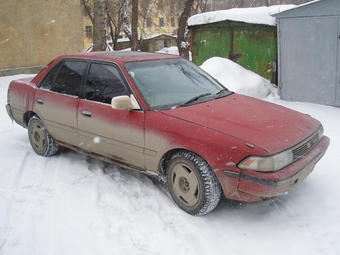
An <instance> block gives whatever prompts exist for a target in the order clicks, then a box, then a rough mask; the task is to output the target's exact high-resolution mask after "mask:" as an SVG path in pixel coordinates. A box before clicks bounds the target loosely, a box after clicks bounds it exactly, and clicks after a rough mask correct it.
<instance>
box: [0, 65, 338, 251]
mask: <svg viewBox="0 0 340 255" xmlns="http://www.w3.org/2000/svg"><path fill="white" fill-rule="evenodd" d="M216 68H217V67H216ZM232 69H233V68H232ZM222 74H224V75H225V76H227V77H229V76H231V75H232V74H230V72H229V69H223V72H222ZM27 76H28V75H20V76H8V77H0V106H1V107H0V155H1V156H0V157H1V168H0V254H1V255H16V254H21V255H32V254H34V255H46V254H50V255H59V254H62V255H74V254H81V255H93V254H100V255H109V254H110V255H111V254H127V255H156V254H161V255H173V254H177V255H184V254H185V255H196V254H202V255H215V254H242V255H253V254H261V255H272V254H275V255H286V254H292V255H295V254H299V255H320V254H322V255H338V254H340V243H339V240H340V230H339V229H340V223H339V221H338V218H339V213H340V204H339V203H338V201H339V200H340V185H339V180H340V171H339V169H338V166H337V164H336V162H335V161H334V160H335V159H336V158H338V157H339V146H340V118H339V116H340V109H339V108H335V107H330V106H323V105H316V104H310V103H295V102H286V101H282V100H280V99H279V97H278V96H277V94H275V93H274V92H272V93H271V94H270V95H269V96H268V97H267V98H266V99H265V100H268V101H271V102H274V103H276V104H280V105H283V106H286V107H289V108H292V109H295V110H298V111H301V112H303V113H306V114H309V115H311V116H313V117H315V118H317V119H319V120H320V121H321V122H322V123H323V125H324V128H325V134H326V135H328V136H329V137H330V139H331V144H330V147H329V149H328V151H327V152H326V155H325V156H324V157H323V158H322V159H321V160H320V161H319V162H318V163H317V165H316V168H315V169H314V171H313V172H312V173H311V175H310V176H309V177H308V178H307V179H306V180H304V182H302V183H301V184H300V185H297V186H296V187H294V188H293V189H291V190H290V191H288V192H287V193H285V194H283V195H281V196H279V197H277V198H276V199H273V200H269V201H261V202H256V203H240V202H235V201H229V200H223V199H222V201H221V202H220V204H219V205H218V206H217V208H216V209H215V210H214V211H213V212H212V213H210V214H208V215H206V216H203V217H193V216H190V215H188V214H186V213H184V212H183V211H181V210H180V209H178V208H177V207H176V206H175V205H174V204H173V203H172V201H171V200H170V199H168V197H167V196H166V195H165V194H164V193H163V192H162V191H161V190H160V189H159V188H158V187H157V186H155V185H154V184H153V182H152V181H151V180H150V179H148V178H147V177H146V176H144V175H142V174H139V173H137V172H132V171H127V170H123V169H121V168H119V167H117V166H115V165H111V164H107V163H104V162H102V161H100V160H96V159H93V158H90V157H87V156H84V155H82V154H79V153H76V152H73V151H70V150H66V149H64V150H63V151H62V152H61V153H59V154H58V155H56V156H53V157H50V158H44V157H40V156H38V155H36V154H35V153H34V151H33V150H32V148H31V146H30V143H29V140H28V136H27V130H26V129H24V128H22V127H20V126H19V125H17V124H13V123H12V122H11V120H10V119H9V117H8V116H7V113H6V110H5V107H4V106H5V104H6V100H7V99H6V97H7V87H8V84H9V82H10V81H11V80H13V79H17V78H21V77H27ZM239 76H240V78H241V77H242V78H243V77H248V74H247V72H242V71H241V70H239ZM220 79H221V80H224V79H223V77H222V75H221V76H220ZM228 79H229V78H225V80H228ZM252 79H253V78H251V76H249V81H245V82H243V83H240V86H241V85H242V84H243V86H246V85H245V84H249V83H251V82H252ZM229 85H230V86H229V87H232V85H231V84H230V83H229ZM255 90H256V89H255ZM244 91H249V90H248V89H245V90H244ZM264 114H265V113H264Z"/></svg>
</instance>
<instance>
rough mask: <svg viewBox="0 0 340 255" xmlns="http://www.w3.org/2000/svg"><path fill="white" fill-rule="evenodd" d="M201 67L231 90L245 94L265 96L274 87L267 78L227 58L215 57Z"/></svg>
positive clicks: (257, 96) (258, 96)
mask: <svg viewBox="0 0 340 255" xmlns="http://www.w3.org/2000/svg"><path fill="white" fill-rule="evenodd" d="M200 67H201V68H202V69H203V70H205V71H206V72H208V73H209V74H210V75H212V76H213V77H214V78H215V79H217V80H218V81H219V82H220V83H222V84H223V85H224V86H225V87H227V88H228V89H229V90H231V91H234V92H237V93H240V94H243V95H248V96H251V97H256V98H265V97H267V96H268V95H269V94H270V92H271V91H272V89H273V86H272V84H271V83H270V82H269V81H268V80H267V79H265V78H263V77H261V76H260V75H258V74H256V73H254V72H252V71H249V70H247V69H245V68H243V67H242V66H240V65H238V64H236V63H235V62H233V61H231V60H229V59H227V58H221V57H213V58H210V59H208V60H206V61H205V62H204V63H203V64H202V65H201V66H200Z"/></svg>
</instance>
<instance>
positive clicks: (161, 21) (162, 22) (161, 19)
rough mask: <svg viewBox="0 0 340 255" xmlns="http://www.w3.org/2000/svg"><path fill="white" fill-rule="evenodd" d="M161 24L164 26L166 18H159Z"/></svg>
mask: <svg viewBox="0 0 340 255" xmlns="http://www.w3.org/2000/svg"><path fill="white" fill-rule="evenodd" d="M159 26H160V27H164V18H159Z"/></svg>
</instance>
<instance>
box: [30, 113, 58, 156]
mask: <svg viewBox="0 0 340 255" xmlns="http://www.w3.org/2000/svg"><path fill="white" fill-rule="evenodd" d="M28 138H29V140H30V143H31V146H32V148H33V150H34V151H35V152H36V153H37V154H38V155H41V156H44V157H49V156H52V155H54V154H56V153H57V152H58V149H59V145H58V144H57V143H56V142H55V141H54V139H53V138H52V137H51V135H50V134H49V133H48V131H47V129H46V127H45V125H44V123H43V122H42V121H41V119H39V118H38V117H37V116H33V117H32V118H31V119H30V120H29V122H28Z"/></svg>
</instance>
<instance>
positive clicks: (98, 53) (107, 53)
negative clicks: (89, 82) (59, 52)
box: [61, 51, 179, 62]
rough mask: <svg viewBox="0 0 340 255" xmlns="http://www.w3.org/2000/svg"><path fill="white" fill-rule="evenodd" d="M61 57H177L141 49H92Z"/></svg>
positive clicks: (149, 58)
mask: <svg viewBox="0 0 340 255" xmlns="http://www.w3.org/2000/svg"><path fill="white" fill-rule="evenodd" d="M61 58H81V59H93V60H105V61H116V62H117V61H118V62H130V61H142V60H153V59H168V58H179V56H176V55H170V54H164V53H152V52H141V51H93V52H85V53H77V54H71V55H63V56H61Z"/></svg>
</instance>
